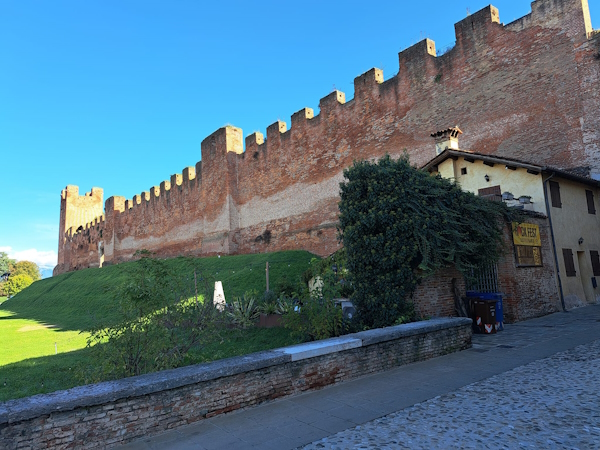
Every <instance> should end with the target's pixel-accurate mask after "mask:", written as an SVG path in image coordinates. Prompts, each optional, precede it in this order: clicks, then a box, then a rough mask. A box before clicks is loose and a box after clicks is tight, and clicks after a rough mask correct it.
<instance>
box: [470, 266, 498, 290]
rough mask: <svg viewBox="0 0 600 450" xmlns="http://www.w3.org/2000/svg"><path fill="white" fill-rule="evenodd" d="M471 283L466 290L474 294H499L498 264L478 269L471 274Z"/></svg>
mask: <svg viewBox="0 0 600 450" xmlns="http://www.w3.org/2000/svg"><path fill="white" fill-rule="evenodd" d="M472 275H473V280H474V281H473V283H472V284H471V286H469V288H468V289H467V290H469V291H476V292H500V289H499V288H500V286H499V283H498V264H490V265H488V266H484V267H479V268H477V269H475V270H473V272H472Z"/></svg>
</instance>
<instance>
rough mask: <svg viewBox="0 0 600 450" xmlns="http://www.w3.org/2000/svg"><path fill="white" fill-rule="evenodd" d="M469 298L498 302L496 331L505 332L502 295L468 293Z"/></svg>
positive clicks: (494, 293)
mask: <svg viewBox="0 0 600 450" xmlns="http://www.w3.org/2000/svg"><path fill="white" fill-rule="evenodd" d="M467 297H472V298H480V299H482V300H496V330H497V331H502V330H504V311H503V309H504V308H503V305H502V294H500V293H499V292H477V291H467Z"/></svg>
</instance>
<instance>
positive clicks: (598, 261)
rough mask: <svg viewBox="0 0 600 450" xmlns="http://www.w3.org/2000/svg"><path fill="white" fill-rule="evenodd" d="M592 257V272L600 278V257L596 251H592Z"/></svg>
mask: <svg viewBox="0 0 600 450" xmlns="http://www.w3.org/2000/svg"><path fill="white" fill-rule="evenodd" d="M590 256H591V257H592V271H593V272H594V276H595V277H598V276H600V255H599V254H598V252H597V251H596V250H590Z"/></svg>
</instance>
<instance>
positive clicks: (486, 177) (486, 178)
mask: <svg viewBox="0 0 600 450" xmlns="http://www.w3.org/2000/svg"><path fill="white" fill-rule="evenodd" d="M483 178H485V181H490V176H489V175H488V174H487V173H486V174H485V176H484V177H483Z"/></svg>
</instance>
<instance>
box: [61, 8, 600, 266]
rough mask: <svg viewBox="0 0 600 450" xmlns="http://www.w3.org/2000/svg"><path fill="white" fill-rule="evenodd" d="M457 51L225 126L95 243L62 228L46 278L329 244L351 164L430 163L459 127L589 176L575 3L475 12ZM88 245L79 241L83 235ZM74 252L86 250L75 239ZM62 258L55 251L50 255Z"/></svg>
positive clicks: (492, 146)
mask: <svg viewBox="0 0 600 450" xmlns="http://www.w3.org/2000/svg"><path fill="white" fill-rule="evenodd" d="M455 31H456V40H457V41H456V45H455V47H454V48H452V49H451V50H450V51H448V52H447V53H445V54H444V55H442V56H437V57H436V56H435V54H436V52H435V43H434V42H433V41H430V40H424V41H422V42H420V43H418V44H416V45H414V46H412V47H410V48H408V49H406V50H404V51H403V52H401V53H400V54H399V72H398V74H397V75H396V76H394V77H392V78H390V79H388V80H386V81H383V74H382V72H381V71H379V70H377V69H373V70H370V71H368V72H366V73H365V74H363V75H361V76H359V77H357V78H356V79H355V81H354V98H353V99H352V100H350V101H345V95H344V94H343V93H341V92H338V91H336V92H333V93H331V94H330V95H328V96H326V97H324V98H323V99H321V101H320V103H319V108H320V113H319V114H318V115H316V116H315V115H314V114H313V112H312V110H309V109H303V110H300V111H299V112H298V113H296V114H294V115H293V116H292V120H291V128H289V129H288V128H287V125H286V124H285V123H283V122H276V123H274V124H273V125H271V126H269V127H268V128H267V132H266V139H264V138H263V136H262V135H261V134H259V133H255V134H252V135H250V136H249V137H248V138H247V139H246V150H245V152H242V147H243V143H242V132H241V130H239V129H237V128H233V127H228V128H224V129H221V130H218V131H217V132H215V133H214V134H213V135H211V136H209V137H208V138H206V139H205V140H204V141H203V142H202V148H201V151H202V162H201V163H198V164H197V165H196V167H195V169H194V168H188V169H185V170H184V171H183V173H182V174H177V175H173V176H171V178H170V181H166V182H163V183H162V184H161V185H160V186H156V187H154V188H152V189H151V190H150V192H146V193H142V194H141V195H140V196H136V197H135V198H134V199H133V200H129V201H127V202H125V199H123V198H121V197H114V198H112V199H108V200H107V202H106V223H105V225H104V229H103V236H102V237H101V238H100V237H99V236H95V237H94V236H88V237H87V238H88V242H87V244H88V245H87V246H86V245H83V246H82V245H81V244H82V243H81V242H80V240H81V238H80V237H78V236H75V237H69V236H67V238H66V241H67V242H66V244H63V242H62V239H63V236H64V234H61V244H59V247H60V246H65V245H66V248H65V249H64V252H66V253H68V254H70V255H71V256H70V259H69V258H66V259H65V261H64V263H61V264H62V265H59V267H57V272H62V271H68V270H74V269H76V268H80V267H86V264H87V265H90V266H93V265H94V264H95V261H97V259H98V258H97V255H93V252H91V251H90V249H92V248H93V244H98V242H97V241H98V240H101V241H102V242H103V244H104V247H105V260H106V261H107V262H120V261H125V260H128V259H130V258H131V256H132V255H133V253H134V252H135V251H136V250H140V249H149V250H152V251H155V252H157V253H158V254H159V255H160V256H177V255H180V254H191V255H198V254H205V255H210V254H216V253H223V254H232V253H250V252H265V251H275V250H282V249H291V248H293V249H306V250H309V251H312V252H314V253H317V254H319V255H327V254H330V253H332V252H333V251H334V250H336V249H337V248H338V243H337V241H336V232H335V224H336V223H337V214H338V209H337V202H338V201H339V187H338V183H339V182H340V181H341V180H342V171H343V169H344V168H345V167H348V166H350V165H351V164H352V161H353V160H356V159H368V158H376V157H381V156H383V155H384V154H385V153H389V154H390V155H392V156H399V155H400V154H402V152H403V151H404V149H407V150H408V152H409V153H410V156H411V160H412V162H413V163H414V164H417V165H421V164H423V163H425V162H426V161H428V160H429V159H431V158H432V157H433V156H434V149H433V148H434V146H433V143H432V142H431V138H430V137H429V134H430V133H431V132H433V131H436V130H439V129H443V128H445V127H447V126H449V125H454V124H459V125H460V127H461V129H462V130H463V131H464V135H463V139H462V145H463V146H464V148H466V149H472V150H476V151H479V152H482V153H488V154H498V155H502V156H508V157H513V158H520V159H523V160H525V161H535V162H536V163H540V164H544V163H547V164H552V165H554V166H557V167H560V168H570V167H574V166H589V167H590V168H591V169H592V170H594V171H600V151H599V150H600V148H599V143H600V114H598V111H600V88H599V86H600V59H599V58H600V57H599V56H598V55H600V34H595V35H594V34H593V33H592V30H591V26H590V24H589V9H588V6H587V1H586V0H538V1H535V2H533V4H532V12H531V13H530V14H529V15H527V16H525V17H523V18H521V19H519V20H517V21H515V22H512V23H510V24H508V25H502V24H501V23H499V14H498V11H497V10H496V9H495V8H493V7H486V8H484V9H482V10H481V11H478V12H477V13H475V14H472V15H470V16H468V17H467V18H465V19H463V20H462V21H460V22H458V23H457V24H456V25H455ZM84 240H85V239H84ZM83 244H85V243H83ZM59 253H61V248H59Z"/></svg>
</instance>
